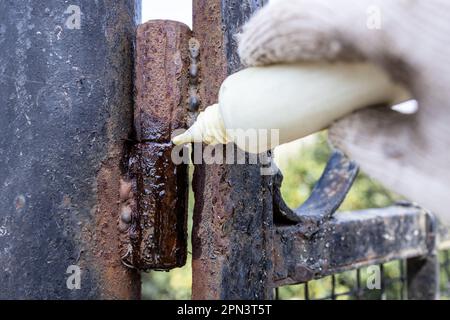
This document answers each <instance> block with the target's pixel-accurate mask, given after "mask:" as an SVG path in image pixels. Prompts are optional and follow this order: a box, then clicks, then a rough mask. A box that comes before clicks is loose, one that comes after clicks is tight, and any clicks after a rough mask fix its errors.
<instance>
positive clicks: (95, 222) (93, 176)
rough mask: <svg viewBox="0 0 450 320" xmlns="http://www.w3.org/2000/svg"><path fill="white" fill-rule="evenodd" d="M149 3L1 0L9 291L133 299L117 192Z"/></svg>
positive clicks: (1, 276)
mask: <svg viewBox="0 0 450 320" xmlns="http://www.w3.org/2000/svg"><path fill="white" fill-rule="evenodd" d="M139 11H140V0H104V1H91V0H76V1H75V0H74V1H58V0H43V1H32V0H17V1H2V4H1V10H0V52H1V54H0V70H1V72H0V83H1V88H2V89H1V90H0V114H1V115H0V128H1V129H0V130H1V135H0V298H2V299H31V298H32V299H50V298H51V299H97V298H107V299H110V298H122V299H135V298H138V297H139V295H140V281H139V274H138V273H137V272H134V271H130V270H127V269H126V268H125V267H124V266H122V265H121V262H120V255H119V250H118V249H119V235H118V226H117V222H118V217H119V205H120V204H119V194H120V190H119V189H120V179H121V175H122V174H123V172H122V170H121V161H122V157H123V154H124V141H125V140H126V139H127V138H128V136H129V134H130V131H131V128H132V115H133V113H132V101H133V83H132V74H133V72H132V70H133V43H134V35H135V27H136V23H137V20H138V15H139Z"/></svg>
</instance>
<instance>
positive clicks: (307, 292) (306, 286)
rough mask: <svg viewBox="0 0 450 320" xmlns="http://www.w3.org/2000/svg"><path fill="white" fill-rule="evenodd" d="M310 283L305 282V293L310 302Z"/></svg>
mask: <svg viewBox="0 0 450 320" xmlns="http://www.w3.org/2000/svg"><path fill="white" fill-rule="evenodd" d="M308 283H309V282H305V286H304V293H305V300H309V285H308Z"/></svg>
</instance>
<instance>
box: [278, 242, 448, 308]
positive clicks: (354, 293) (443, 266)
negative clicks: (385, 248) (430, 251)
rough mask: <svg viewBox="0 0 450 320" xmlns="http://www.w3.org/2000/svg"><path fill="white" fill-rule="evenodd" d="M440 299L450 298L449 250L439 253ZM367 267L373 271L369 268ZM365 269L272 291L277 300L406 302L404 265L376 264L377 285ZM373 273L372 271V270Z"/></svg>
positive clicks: (400, 261)
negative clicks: (371, 284)
mask: <svg viewBox="0 0 450 320" xmlns="http://www.w3.org/2000/svg"><path fill="white" fill-rule="evenodd" d="M439 257H440V293H441V295H440V297H441V299H446V300H447V299H450V250H444V251H441V252H440V253H439ZM368 268H373V266H372V267H368ZM368 268H367V267H366V268H359V269H355V270H352V271H347V272H343V273H340V274H334V275H331V276H326V277H324V278H321V279H318V280H313V281H309V282H306V283H303V284H298V285H292V286H285V287H281V288H277V289H275V297H276V299H301V300H368V299H370V300H404V299H407V275H406V262H405V261H404V260H395V261H391V262H388V263H384V264H381V265H378V271H379V275H380V279H379V280H380V283H379V285H378V286H375V287H376V288H373V286H370V285H368V281H369V282H370V279H369V276H368ZM372 270H373V269H372Z"/></svg>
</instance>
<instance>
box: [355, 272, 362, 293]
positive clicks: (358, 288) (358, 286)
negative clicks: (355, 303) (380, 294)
mask: <svg viewBox="0 0 450 320" xmlns="http://www.w3.org/2000/svg"><path fill="white" fill-rule="evenodd" d="M360 299H361V269H359V268H358V269H356V300H360Z"/></svg>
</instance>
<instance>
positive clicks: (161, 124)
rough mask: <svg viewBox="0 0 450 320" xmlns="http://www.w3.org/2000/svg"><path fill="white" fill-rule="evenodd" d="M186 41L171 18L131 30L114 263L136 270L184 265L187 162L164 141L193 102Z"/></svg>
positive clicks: (193, 63)
mask: <svg viewBox="0 0 450 320" xmlns="http://www.w3.org/2000/svg"><path fill="white" fill-rule="evenodd" d="M190 39H191V30H190V29H189V28H188V27H187V26H186V25H184V24H182V23H179V22H174V21H162V20H155V21H149V22H147V23H145V24H142V25H140V26H139V27H138V29H137V39H136V41H137V43H136V58H135V59H136V60H135V87H134V89H135V111H134V128H135V138H136V141H135V143H133V146H132V147H131V151H130V155H129V158H128V173H127V177H126V178H125V179H124V181H123V182H122V188H121V190H123V192H121V193H123V194H121V201H122V213H121V217H120V220H119V229H120V231H121V245H122V247H121V251H122V262H123V263H124V264H125V265H126V266H128V267H132V268H137V269H140V270H149V269H154V270H168V269H172V268H175V267H181V266H183V265H184V264H185V263H186V255H187V210H188V165H187V164H186V163H181V164H176V163H175V162H174V161H172V159H171V155H172V151H173V145H172V143H171V142H170V138H171V134H172V132H173V131H174V130H176V129H180V128H186V126H187V124H188V122H190V121H191V119H192V117H193V113H192V112H193V111H196V110H197V108H198V104H199V99H198V98H197V87H196V86H197V82H198V78H197V74H198V63H197V58H198V42H196V41H195V40H190ZM193 53H194V54H193ZM190 75H191V76H190Z"/></svg>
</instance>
